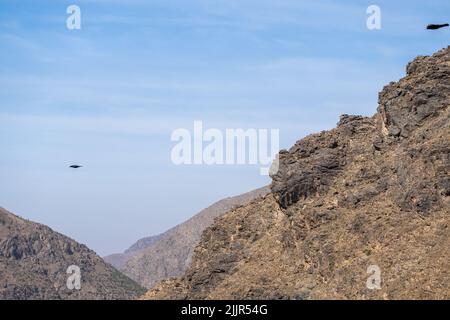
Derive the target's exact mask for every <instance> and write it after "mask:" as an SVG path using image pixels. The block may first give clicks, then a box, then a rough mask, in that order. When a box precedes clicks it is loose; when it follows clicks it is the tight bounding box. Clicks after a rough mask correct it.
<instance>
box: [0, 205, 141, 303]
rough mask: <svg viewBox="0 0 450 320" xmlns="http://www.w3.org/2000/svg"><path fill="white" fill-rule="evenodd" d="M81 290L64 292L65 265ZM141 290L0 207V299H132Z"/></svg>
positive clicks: (82, 250)
mask: <svg viewBox="0 0 450 320" xmlns="http://www.w3.org/2000/svg"><path fill="white" fill-rule="evenodd" d="M72 265H76V266H78V267H79V268H80V272H81V273H80V276H81V288H80V289H79V290H77V289H75V290H69V289H68V288H67V280H68V278H69V277H70V276H71V275H72V274H67V273H66V272H67V269H68V267H69V266H72ZM144 292H145V290H144V289H143V288H142V287H141V286H140V285H138V284H137V283H135V282H134V281H132V280H131V279H129V278H128V277H126V276H124V275H123V274H121V273H120V272H118V271H117V270H116V269H114V268H113V267H112V266H110V265H109V264H107V263H105V262H104V261H103V260H102V259H101V258H100V257H99V256H98V255H96V254H95V252H93V251H92V250H89V249H88V248H87V247H86V246H84V245H82V244H79V243H77V242H76V241H74V240H72V239H70V238H68V237H66V236H64V235H62V234H59V233H57V232H55V231H53V230H51V229H50V228H48V227H46V226H44V225H41V224H38V223H34V222H30V221H27V220H25V219H22V218H20V217H18V216H15V215H13V214H12V213H10V212H8V211H6V210H4V209H2V208H0V300H5V299H6V300H22V299H39V300H44V299H45V300H54V299H77V300H78V299H133V298H135V297H137V296H139V295H141V294H143V293H144Z"/></svg>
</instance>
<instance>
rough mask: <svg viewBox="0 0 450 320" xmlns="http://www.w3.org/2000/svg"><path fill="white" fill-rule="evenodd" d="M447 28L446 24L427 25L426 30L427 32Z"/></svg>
mask: <svg viewBox="0 0 450 320" xmlns="http://www.w3.org/2000/svg"><path fill="white" fill-rule="evenodd" d="M448 26H449V25H448V23H445V24H429V25H427V29H428V30H437V29H440V28H445V27H448Z"/></svg>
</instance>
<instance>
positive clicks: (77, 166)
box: [70, 164, 83, 169]
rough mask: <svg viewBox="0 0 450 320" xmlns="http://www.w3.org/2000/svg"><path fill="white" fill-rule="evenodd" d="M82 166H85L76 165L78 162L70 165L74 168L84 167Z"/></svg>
mask: <svg viewBox="0 0 450 320" xmlns="http://www.w3.org/2000/svg"><path fill="white" fill-rule="evenodd" d="M82 167H83V166H79V165H76V164H74V165H71V166H70V168H72V169H78V168H82Z"/></svg>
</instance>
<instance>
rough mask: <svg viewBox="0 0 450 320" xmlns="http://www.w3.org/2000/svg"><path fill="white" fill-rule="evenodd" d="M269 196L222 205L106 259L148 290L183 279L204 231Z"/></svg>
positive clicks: (250, 194) (259, 193) (257, 192)
mask: <svg viewBox="0 0 450 320" xmlns="http://www.w3.org/2000/svg"><path fill="white" fill-rule="evenodd" d="M268 192H269V187H263V188H260V189H257V190H254V191H251V192H247V193H245V194H242V195H239V196H235V197H229V198H226V199H223V200H221V201H218V202H216V203H214V204H213V205H211V206H209V207H208V208H206V209H204V210H202V211H201V212H199V213H198V214H197V215H195V216H194V217H192V218H191V219H189V220H187V221H186V222H184V223H182V224H180V225H178V226H176V227H174V228H172V229H170V230H168V231H167V232H165V233H163V234H161V235H159V236H156V237H149V238H143V239H141V240H139V241H138V242H136V244H134V245H133V246H131V247H130V249H128V250H127V251H125V253H123V254H116V255H112V256H108V257H105V261H107V262H109V263H111V264H112V265H114V266H116V267H117V268H118V269H119V270H121V271H122V272H123V273H124V274H126V275H127V276H129V277H130V278H132V279H134V280H135V281H137V282H138V283H140V284H142V285H143V286H145V287H147V288H151V287H152V286H153V285H154V284H155V283H157V282H158V281H161V280H163V279H166V278H169V277H175V276H180V275H182V274H183V273H184V272H185V271H186V269H187V267H188V265H189V263H190V261H191V257H192V253H193V250H194V248H195V246H196V245H197V244H198V242H199V240H200V236H201V234H202V232H203V230H204V229H206V228H207V227H208V226H210V225H211V224H212V223H213V221H214V219H215V218H216V217H219V216H221V215H222V214H224V213H226V212H227V211H229V210H231V209H233V208H235V207H238V206H242V205H244V204H247V203H249V202H250V201H252V200H254V199H257V198H259V197H262V196H264V195H266V194H267V193H268ZM136 248H142V249H138V250H135V249H136Z"/></svg>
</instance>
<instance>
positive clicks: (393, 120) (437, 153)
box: [143, 47, 450, 299]
mask: <svg viewBox="0 0 450 320" xmlns="http://www.w3.org/2000/svg"><path fill="white" fill-rule="evenodd" d="M272 178H273V182H272V188H271V189H272V193H271V194H269V195H267V196H266V197H264V198H263V199H258V200H255V201H254V202H252V203H250V204H249V205H246V206H243V207H240V208H237V209H235V210H232V211H230V212H229V213H227V214H225V215H223V216H222V217H220V218H219V219H217V221H216V222H215V223H214V224H213V225H212V226H211V227H209V228H207V229H206V230H205V232H204V233H203V235H202V239H201V241H200V243H199V245H198V246H197V247H196V249H195V253H194V257H193V260H192V264H191V265H190V266H189V268H188V270H187V272H186V273H185V274H184V275H183V276H182V277H180V278H175V279H170V280H167V281H163V282H161V283H159V284H158V285H157V286H155V287H154V288H153V290H150V291H149V292H148V293H147V294H146V295H145V296H144V297H143V298H145V299H155V298H157V299H449V298H450V272H449V270H450V250H449V248H450V232H449V230H450V229H449V228H450V192H449V185H450V182H449V181H450V47H449V48H446V49H444V50H442V51H439V52H438V53H436V54H435V55H433V56H431V57H419V58H417V59H416V60H414V61H413V62H412V63H410V64H409V65H408V67H407V75H406V77H405V78H403V79H401V80H400V81H399V82H396V83H391V84H389V85H388V86H386V87H385V88H384V89H383V90H382V92H381V93H380V95H379V108H378V112H377V113H376V114H375V115H374V116H373V117H370V118H369V117H361V116H349V115H344V116H342V117H341V119H340V121H339V123H338V125H337V127H336V128H335V129H333V130H330V131H324V132H321V133H318V134H313V135H310V136H308V137H306V138H304V139H302V140H300V141H298V142H297V143H296V144H295V145H294V146H293V147H292V148H291V149H290V150H283V151H282V152H280V155H279V171H278V172H277V173H276V174H275V175H274V176H273V177H272ZM373 270H379V271H380V273H379V279H380V282H381V283H380V287H379V288H374V287H373V286H370V283H372V282H370V281H372V280H371V279H372V278H371V276H373V274H371V272H373ZM377 276H378V275H377ZM368 282H370V283H369V286H368Z"/></svg>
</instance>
